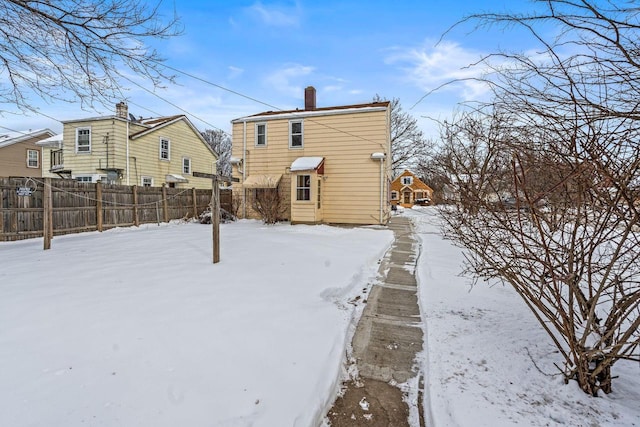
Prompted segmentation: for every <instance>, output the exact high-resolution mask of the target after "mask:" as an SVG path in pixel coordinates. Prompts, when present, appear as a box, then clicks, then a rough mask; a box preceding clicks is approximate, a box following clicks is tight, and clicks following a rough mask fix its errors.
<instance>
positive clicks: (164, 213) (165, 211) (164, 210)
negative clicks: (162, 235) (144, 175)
mask: <svg viewBox="0 0 640 427" xmlns="http://www.w3.org/2000/svg"><path fill="white" fill-rule="evenodd" d="M168 203H169V201H168V200H167V184H165V183H163V184H162V216H163V217H164V222H169V206H168V205H167V204H168Z"/></svg>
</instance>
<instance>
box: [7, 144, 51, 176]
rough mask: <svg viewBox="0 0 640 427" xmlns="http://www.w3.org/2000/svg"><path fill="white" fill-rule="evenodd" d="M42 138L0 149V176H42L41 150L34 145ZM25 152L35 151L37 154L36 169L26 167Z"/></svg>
mask: <svg viewBox="0 0 640 427" xmlns="http://www.w3.org/2000/svg"><path fill="white" fill-rule="evenodd" d="M47 136H48V135H44V136H42V137H36V138H31V139H28V140H25V141H21V142H16V143H15V144H11V145H7V146H6V147H2V148H0V176H30V177H41V176H42V150H41V149H40V147H38V146H37V145H36V144H35V143H36V141H39V140H40V139H44V138H46V137H47ZM27 150H36V151H37V152H38V153H39V154H38V155H39V162H40V164H39V166H40V167H38V168H29V167H27Z"/></svg>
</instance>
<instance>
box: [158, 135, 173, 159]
mask: <svg viewBox="0 0 640 427" xmlns="http://www.w3.org/2000/svg"><path fill="white" fill-rule="evenodd" d="M160 160H171V141H169V140H168V139H167V138H160Z"/></svg>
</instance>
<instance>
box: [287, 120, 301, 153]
mask: <svg viewBox="0 0 640 427" xmlns="http://www.w3.org/2000/svg"><path fill="white" fill-rule="evenodd" d="M297 123H299V124H300V133H295V134H294V133H293V125H294V124H297ZM298 135H300V145H293V137H294V136H298ZM289 148H304V121H303V120H289Z"/></svg>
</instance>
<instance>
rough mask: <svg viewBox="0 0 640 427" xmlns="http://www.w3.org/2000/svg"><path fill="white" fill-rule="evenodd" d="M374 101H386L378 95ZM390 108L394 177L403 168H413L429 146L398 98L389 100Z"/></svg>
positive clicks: (416, 123)
mask: <svg viewBox="0 0 640 427" xmlns="http://www.w3.org/2000/svg"><path fill="white" fill-rule="evenodd" d="M373 101H374V102H381V101H386V100H385V99H383V98H381V97H380V96H379V95H376V96H375V97H374V98H373ZM390 109H391V153H392V162H391V169H392V173H393V176H394V177H397V176H398V175H400V174H401V173H402V171H403V170H404V169H408V168H412V167H413V168H415V167H416V166H417V164H418V163H417V161H418V159H419V158H420V156H421V155H422V154H423V153H424V152H425V150H427V149H428V148H429V144H428V140H427V139H426V138H425V137H424V135H423V133H422V131H421V130H420V128H419V127H418V122H417V120H416V119H415V117H413V116H412V115H411V114H409V113H408V112H406V111H404V110H403V109H402V106H401V105H400V100H399V99H398V98H393V99H392V100H391V101H390Z"/></svg>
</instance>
